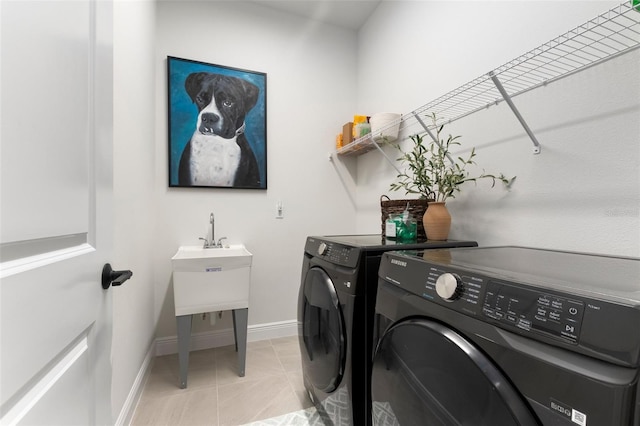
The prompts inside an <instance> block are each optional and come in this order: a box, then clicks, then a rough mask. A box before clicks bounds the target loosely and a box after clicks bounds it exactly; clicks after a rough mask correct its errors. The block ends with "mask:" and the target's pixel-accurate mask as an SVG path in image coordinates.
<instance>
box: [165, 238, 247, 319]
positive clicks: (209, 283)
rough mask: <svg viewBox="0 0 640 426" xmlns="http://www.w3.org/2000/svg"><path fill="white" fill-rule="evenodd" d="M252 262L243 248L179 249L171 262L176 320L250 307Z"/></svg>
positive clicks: (239, 246)
mask: <svg viewBox="0 0 640 426" xmlns="http://www.w3.org/2000/svg"><path fill="white" fill-rule="evenodd" d="M252 260H253V255H252V254H251V253H250V252H249V251H248V250H247V249H246V248H245V246H244V245H243V244H233V245H231V246H229V247H223V248H207V249H205V248H202V247H201V246H182V247H180V248H179V249H178V252H177V253H176V254H175V255H174V256H173V257H172V258H171V263H172V266H173V294H174V298H175V311H176V316H180V315H188V314H197V313H201V312H215V311H226V310H229V309H241V308H247V307H249V284H250V282H251V262H252Z"/></svg>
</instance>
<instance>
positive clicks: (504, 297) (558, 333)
mask: <svg viewBox="0 0 640 426" xmlns="http://www.w3.org/2000/svg"><path fill="white" fill-rule="evenodd" d="M482 314H483V315H485V316H487V317H489V318H492V319H494V320H496V321H500V322H502V323H506V324H510V325H513V326H515V327H518V328H519V329H522V330H525V331H530V330H534V331H540V332H543V333H547V334H551V335H552V336H555V337H559V338H562V339H565V340H568V341H570V342H572V343H577V342H578V338H579V337H580V328H581V325H582V315H583V314H584V303H583V302H581V301H578V300H572V299H569V298H566V297H561V296H557V295H553V294H548V293H541V292H539V291H534V290H530V289H528V288H524V287H514V286H512V285H509V284H505V283H500V282H497V281H489V282H488V283H487V285H486V292H485V295H484V300H483V304H482Z"/></svg>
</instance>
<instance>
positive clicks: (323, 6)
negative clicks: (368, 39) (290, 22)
mask: <svg viewBox="0 0 640 426" xmlns="http://www.w3.org/2000/svg"><path fill="white" fill-rule="evenodd" d="M254 1H255V2H256V3H260V4H261V5H264V6H268V7H272V8H274V9H278V10H280V11H283V12H288V13H291V14H294V15H298V16H302V17H305V18H311V19H315V20H318V21H321V22H326V23H329V24H333V25H336V26H339V27H342V28H347V29H351V30H358V29H359V28H360V27H361V26H362V25H363V24H364V23H365V22H366V21H367V19H369V16H371V14H372V13H373V11H374V10H375V8H376V7H378V4H380V2H381V1H382V0H254Z"/></svg>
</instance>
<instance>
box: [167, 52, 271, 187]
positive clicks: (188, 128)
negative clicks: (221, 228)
mask: <svg viewBox="0 0 640 426" xmlns="http://www.w3.org/2000/svg"><path fill="white" fill-rule="evenodd" d="M167 64H168V74H169V75H168V77H169V185H170V186H180V187H214V188H248V189H266V106H265V105H266V74H264V73H258V72H254V71H247V70H240V69H237V68H229V67H223V66H219V65H212V64H206V63H203V62H196V61H191V60H187V59H180V58H174V57H168V59H167Z"/></svg>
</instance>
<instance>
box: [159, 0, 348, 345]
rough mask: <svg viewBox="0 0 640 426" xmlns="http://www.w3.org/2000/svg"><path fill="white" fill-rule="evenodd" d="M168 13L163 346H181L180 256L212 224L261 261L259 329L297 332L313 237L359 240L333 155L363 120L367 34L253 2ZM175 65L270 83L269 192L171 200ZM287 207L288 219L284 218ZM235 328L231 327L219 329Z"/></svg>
mask: <svg viewBox="0 0 640 426" xmlns="http://www.w3.org/2000/svg"><path fill="white" fill-rule="evenodd" d="M157 10H158V13H157V23H156V25H157V30H158V31H157V50H156V53H157V56H156V69H155V74H156V93H157V100H156V127H155V131H156V137H155V149H154V150H153V151H154V152H152V151H150V152H149V157H148V159H151V158H153V161H154V166H155V176H154V182H153V190H154V192H155V193H156V196H157V199H156V203H155V205H154V212H153V217H152V220H153V222H154V223H155V230H154V236H153V238H152V243H151V249H152V256H153V264H154V267H155V271H154V277H155V278H154V280H155V282H154V285H155V309H156V315H157V316H158V326H157V335H158V337H159V338H162V337H167V336H175V334H176V331H175V317H174V312H173V288H172V283H171V262H170V259H171V256H173V254H174V253H175V252H176V250H177V248H178V246H180V245H198V244H201V242H200V241H198V238H199V237H202V236H204V235H205V231H206V229H207V226H208V219H209V213H210V212H214V213H215V217H216V235H218V236H226V237H228V238H229V242H230V243H237V242H242V243H244V244H245V245H246V246H247V248H248V249H249V250H250V251H251V252H252V253H253V255H254V258H253V269H252V282H251V296H250V301H249V325H250V326H251V325H255V324H270V323H278V322H282V321H292V320H295V318H296V309H297V294H298V288H299V285H300V272H301V266H302V249H303V247H304V242H305V238H306V236H307V235H311V234H330V233H336V234H338V233H349V232H353V231H354V228H355V207H354V204H353V202H352V201H351V200H350V198H349V196H348V194H347V193H346V192H345V191H343V190H342V183H341V182H340V180H339V176H338V175H337V174H336V173H335V169H334V165H333V164H332V163H331V162H329V161H328V153H329V152H330V151H331V150H332V149H334V143H335V134H336V133H338V132H339V129H340V128H341V125H342V124H343V123H344V122H346V121H348V118H349V117H350V116H351V115H353V111H354V108H355V101H356V80H355V69H356V34H355V32H351V31H346V30H342V29H339V28H336V27H331V26H327V25H320V24H317V23H313V22H310V21H305V20H304V19H300V18H297V17H294V16H291V15H285V14H281V13H279V12H275V11H273V10H271V9H267V8H264V7H262V6H260V5H258V4H256V3H252V2H242V1H234V2H200V1H196V2H185V1H175V2H173V1H162V2H159V3H158V5H157ZM168 55H169V56H176V57H181V58H186V59H192V60H198V61H202V62H207V63H212V64H219V65H226V66H232V67H237V68H244V69H249V70H254V71H260V72H266V73H267V161H268V166H267V170H268V177H267V180H268V189H267V190H266V191H260V190H230V189H205V188H195V189H189V188H168V178H167V119H166V117H167V105H166V85H167V83H166V57H167V56H168ZM333 125H335V126H333ZM154 154H155V157H152V155H154ZM148 159H147V161H148ZM278 200H281V201H282V202H283V204H284V215H285V217H284V219H276V218H275V206H276V202H277V201H278ZM229 324H230V323H229V320H228V318H227V320H225V321H222V322H221V323H219V324H217V326H216V328H225V327H226V328H228V327H229V326H230V325H229ZM209 329H211V327H210V325H209V323H208V321H206V322H202V321H198V320H196V322H195V323H194V332H198V331H206V330H209Z"/></svg>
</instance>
